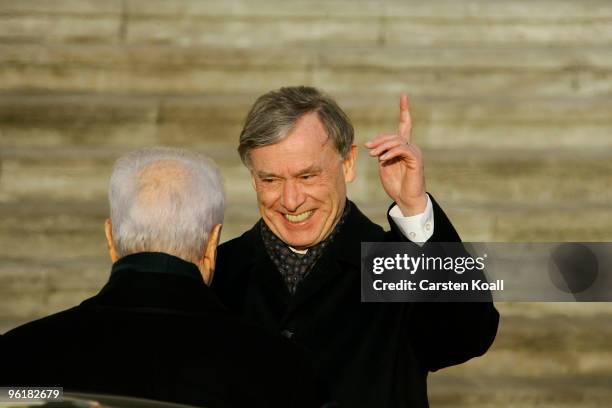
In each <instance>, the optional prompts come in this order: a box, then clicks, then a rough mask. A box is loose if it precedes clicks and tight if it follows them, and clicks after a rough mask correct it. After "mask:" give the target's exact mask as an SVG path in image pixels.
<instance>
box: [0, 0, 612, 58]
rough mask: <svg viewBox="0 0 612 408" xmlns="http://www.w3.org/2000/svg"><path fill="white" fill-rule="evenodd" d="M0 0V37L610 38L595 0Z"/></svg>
mask: <svg viewBox="0 0 612 408" xmlns="http://www.w3.org/2000/svg"><path fill="white" fill-rule="evenodd" d="M98 3H99V2H95V1H93V0H87V1H82V2H78V1H73V0H62V1H57V2H54V3H53V5H51V4H49V3H48V2H45V1H32V0H29V1H19V2H12V1H6V0H5V1H3V2H2V3H0V27H1V28H0V41H2V42H29V43H35V42H38V43H117V42H121V43H130V44H141V43H152V44H172V45H176V46H194V45H215V46H224V47H235V46H244V47H252V46H270V45H283V46H295V45H304V44H315V45H327V44H330V43H332V44H337V45H343V46H345V45H351V44H352V45H384V44H400V45H403V46H415V45H419V46H441V45H442V46H449V45H450V46H466V45H467V46H480V45H482V44H490V45H498V46H499V45H501V46H508V45H516V44H524V43H532V44H542V45H546V46H551V45H583V44H601V45H609V44H610V43H612V29H610V26H609V19H610V17H611V16H612V7H611V6H610V4H609V3H608V2H606V1H604V0H599V1H588V2H571V1H568V0H564V1H552V0H547V1H539V2H530V1H527V0H521V1H508V0H505V1H498V2H495V4H492V3H490V2H487V1H485V0H470V1H466V2H461V3H458V2H454V1H450V0H441V1H440V0H437V1H430V2H427V3H422V2H418V1H400V0H386V1H380V0H369V1H360V2H359V6H358V7H356V6H355V4H354V2H351V1H347V0H343V1H334V2H327V1H323V0H316V1H306V0H299V1H295V0H294V1H282V2H281V1H263V2H257V3H256V4H254V3H252V2H249V1H248V0H238V1H236V0H235V1H231V2H217V1H194V0H190V1H180V2H178V1H175V2H171V3H169V2H164V1H161V0H155V1H150V0H126V1H118V0H114V1H107V2H104V5H99V4H98Z"/></svg>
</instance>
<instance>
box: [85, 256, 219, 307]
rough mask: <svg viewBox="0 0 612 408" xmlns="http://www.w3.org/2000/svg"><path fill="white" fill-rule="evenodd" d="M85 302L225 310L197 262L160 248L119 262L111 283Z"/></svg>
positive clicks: (112, 271)
mask: <svg viewBox="0 0 612 408" xmlns="http://www.w3.org/2000/svg"><path fill="white" fill-rule="evenodd" d="M83 305H84V306H103V307H120V308H138V309H143V308H149V309H156V310H178V311H182V312H188V313H196V314H199V313H202V312H206V311H210V310H224V307H223V306H222V304H221V302H220V301H219V300H218V299H217V297H216V296H215V294H214V293H213V292H212V291H211V290H210V289H209V288H208V286H206V284H205V283H204V280H203V279H202V275H201V274H200V270H199V269H198V267H197V266H196V265H195V264H193V263H190V262H186V261H184V260H182V259H180V258H177V257H175V256H172V255H169V254H165V253H159V252H141V253H137V254H132V255H128V256H125V257H123V258H121V259H120V260H118V261H117V262H115V264H113V267H112V270H111V276H110V279H109V281H108V283H107V284H106V285H105V286H104V287H103V288H102V290H101V291H100V293H98V294H97V295H96V296H94V297H93V298H90V299H88V300H86V301H85V302H83Z"/></svg>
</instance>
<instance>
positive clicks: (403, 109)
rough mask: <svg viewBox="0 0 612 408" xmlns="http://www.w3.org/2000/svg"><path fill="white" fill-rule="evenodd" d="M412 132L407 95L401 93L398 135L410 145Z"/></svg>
mask: <svg viewBox="0 0 612 408" xmlns="http://www.w3.org/2000/svg"><path fill="white" fill-rule="evenodd" d="M411 130H412V117H411V116H410V103H409V102H408V95H406V94H405V93H403V94H402V95H401V96H400V117H399V128H398V131H399V135H400V136H401V137H402V138H403V139H404V140H405V141H406V143H410V133H411Z"/></svg>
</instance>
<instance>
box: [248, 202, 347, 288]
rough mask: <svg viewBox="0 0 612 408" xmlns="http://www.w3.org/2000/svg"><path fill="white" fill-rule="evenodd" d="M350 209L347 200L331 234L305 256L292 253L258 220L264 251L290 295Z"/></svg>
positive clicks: (314, 262)
mask: <svg viewBox="0 0 612 408" xmlns="http://www.w3.org/2000/svg"><path fill="white" fill-rule="evenodd" d="M350 207H351V204H350V202H349V201H348V200H347V201H346V205H345V206H344V210H343V211H342V216H341V217H340V221H338V224H336V226H335V227H334V230H333V231H332V233H331V234H329V236H328V237H327V238H325V240H323V241H321V242H319V243H318V244H317V245H315V246H313V247H310V248H308V251H306V253H305V254H299V253H296V252H293V251H292V250H291V248H289V246H288V245H287V244H285V243H284V242H283V241H281V240H280V238H278V237H277V236H276V235H274V233H273V232H272V231H271V230H270V228H268V226H267V225H266V223H265V222H264V221H263V219H261V220H259V230H260V231H261V238H262V239H263V242H264V245H265V247H266V251H267V252H268V255H269V256H270V258H271V259H272V262H274V265H276V268H277V269H278V271H279V272H280V274H281V276H282V277H283V279H284V281H285V284H286V285H287V289H289V292H290V293H291V294H292V295H293V294H295V291H296V289H297V287H298V284H299V283H300V282H301V281H302V280H303V279H304V278H305V277H306V275H308V273H309V272H310V271H311V269H312V268H313V266H314V265H315V264H316V263H317V261H318V260H319V258H320V257H321V254H323V251H324V250H325V248H326V247H327V246H328V245H329V244H330V242H332V241H333V239H334V236H335V235H336V234H337V232H338V231H339V230H340V227H342V224H344V221H345V220H346V217H347V215H348V213H349V211H350Z"/></svg>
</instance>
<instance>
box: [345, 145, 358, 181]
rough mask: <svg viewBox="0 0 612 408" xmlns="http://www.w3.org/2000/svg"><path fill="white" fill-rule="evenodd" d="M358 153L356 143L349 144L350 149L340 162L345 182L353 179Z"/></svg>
mask: <svg viewBox="0 0 612 408" xmlns="http://www.w3.org/2000/svg"><path fill="white" fill-rule="evenodd" d="M358 153H359V150H358V149H357V145H356V144H354V145H351V150H349V152H348V154H347V155H346V157H345V158H344V161H343V162H342V171H343V172H344V181H345V182H346V183H350V182H351V181H353V180H354V179H355V170H356V166H357V154H358Z"/></svg>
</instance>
